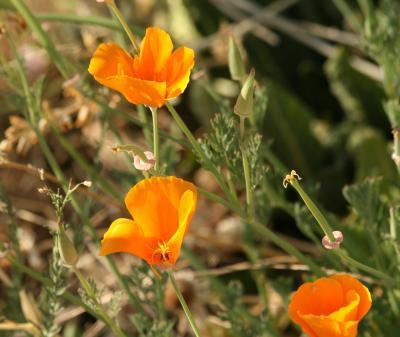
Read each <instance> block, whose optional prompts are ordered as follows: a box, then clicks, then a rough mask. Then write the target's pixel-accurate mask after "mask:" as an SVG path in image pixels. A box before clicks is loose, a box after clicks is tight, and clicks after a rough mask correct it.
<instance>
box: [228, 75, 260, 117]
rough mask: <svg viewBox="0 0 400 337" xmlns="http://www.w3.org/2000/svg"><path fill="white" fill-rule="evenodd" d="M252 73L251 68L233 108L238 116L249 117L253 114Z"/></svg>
mask: <svg viewBox="0 0 400 337" xmlns="http://www.w3.org/2000/svg"><path fill="white" fill-rule="evenodd" d="M254 74H255V72H254V69H252V70H251V72H250V74H249V76H248V77H247V79H246V81H245V82H244V84H243V87H242V90H241V91H240V95H239V97H238V99H237V101H236V104H235V106H234V108H233V111H234V112H235V114H237V115H239V116H240V117H250V116H251V115H252V114H253V95H254Z"/></svg>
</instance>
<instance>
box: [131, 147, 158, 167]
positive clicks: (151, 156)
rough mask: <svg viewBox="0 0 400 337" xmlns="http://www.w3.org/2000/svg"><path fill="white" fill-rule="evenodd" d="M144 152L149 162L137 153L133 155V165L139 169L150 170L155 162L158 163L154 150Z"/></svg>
mask: <svg viewBox="0 0 400 337" xmlns="http://www.w3.org/2000/svg"><path fill="white" fill-rule="evenodd" d="M143 153H144V155H145V156H146V158H147V162H145V161H144V160H143V159H141V158H140V156H139V155H135V156H134V157H133V165H134V166H135V168H136V169H137V170H139V171H148V170H150V169H151V168H153V166H154V164H155V163H156V159H155V157H154V154H153V152H150V151H144V152H143Z"/></svg>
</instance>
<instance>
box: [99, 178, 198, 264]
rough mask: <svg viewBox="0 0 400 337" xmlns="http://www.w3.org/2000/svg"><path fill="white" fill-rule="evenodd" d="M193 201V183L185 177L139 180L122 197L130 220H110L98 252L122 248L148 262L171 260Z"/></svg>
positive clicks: (188, 220) (179, 242)
mask: <svg viewBox="0 0 400 337" xmlns="http://www.w3.org/2000/svg"><path fill="white" fill-rule="evenodd" d="M196 204H197V190H196V187H195V186H194V185H193V184H191V183H189V182H187V181H185V180H182V179H179V178H176V177H153V178H150V179H144V180H142V181H141V182H139V183H138V184H136V185H135V186H133V187H132V188H131V189H130V191H129V192H128V193H127V195H126V197H125V205H126V207H127V209H128V210H129V213H130V214H131V215H132V217H133V219H134V220H131V219H122V218H121V219H117V220H115V221H114V222H113V223H112V224H111V226H110V228H109V229H108V230H107V232H106V233H105V234H104V238H103V240H102V241H101V255H107V254H111V253H117V252H125V253H130V254H133V255H136V256H138V257H140V258H142V259H144V260H146V261H147V263H148V264H149V265H150V266H153V265H158V266H160V267H169V266H171V265H173V264H175V262H176V260H177V259H178V257H179V252H180V249H181V245H182V241H183V238H184V236H185V233H186V231H187V229H188V227H189V222H190V220H191V218H192V215H193V213H194V211H195V209H196Z"/></svg>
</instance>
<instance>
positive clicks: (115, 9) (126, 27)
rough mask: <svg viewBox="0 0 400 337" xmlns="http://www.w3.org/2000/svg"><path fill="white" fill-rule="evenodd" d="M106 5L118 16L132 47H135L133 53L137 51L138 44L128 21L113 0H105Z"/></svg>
mask: <svg viewBox="0 0 400 337" xmlns="http://www.w3.org/2000/svg"><path fill="white" fill-rule="evenodd" d="M107 5H108V6H109V7H110V8H111V10H112V11H113V13H114V14H115V16H116V17H117V18H118V20H119V22H120V23H121V26H122V27H123V28H124V30H125V32H126V34H127V35H128V37H129V40H130V41H131V43H132V46H133V48H134V49H135V53H139V50H140V49H139V46H138V44H137V42H136V38H135V35H134V34H133V33H132V30H131V29H130V28H129V25H128V23H127V22H126V20H125V18H124V16H123V15H122V14H121V12H120V10H119V9H118V7H117V5H116V4H115V2H114V0H112V1H107Z"/></svg>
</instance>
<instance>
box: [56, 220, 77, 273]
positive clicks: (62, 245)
mask: <svg viewBox="0 0 400 337" xmlns="http://www.w3.org/2000/svg"><path fill="white" fill-rule="evenodd" d="M58 248H59V250H60V256H61V260H62V261H63V263H64V264H66V265H68V266H74V265H75V264H76V262H77V261H78V254H77V252H76V249H75V247H74V244H73V243H72V242H71V240H70V239H69V238H68V236H67V233H65V229H64V226H62V225H61V226H60V228H59V230H58Z"/></svg>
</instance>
